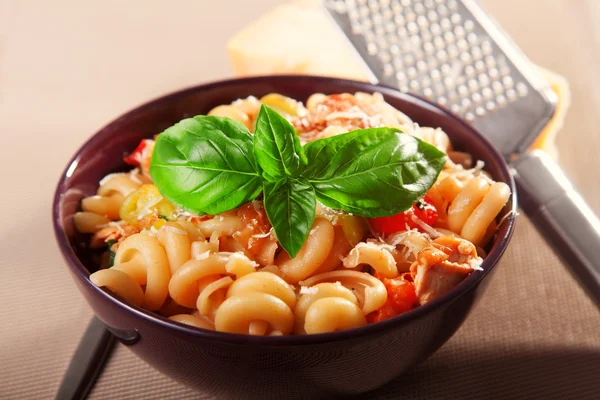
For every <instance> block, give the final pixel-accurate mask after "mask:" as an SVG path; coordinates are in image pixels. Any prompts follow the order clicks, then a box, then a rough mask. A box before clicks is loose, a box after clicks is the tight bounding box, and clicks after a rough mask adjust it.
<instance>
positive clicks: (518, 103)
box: [322, 0, 600, 305]
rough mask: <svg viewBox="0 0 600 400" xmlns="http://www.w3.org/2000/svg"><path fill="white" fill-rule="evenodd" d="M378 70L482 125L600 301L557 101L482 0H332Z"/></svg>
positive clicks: (593, 225) (536, 218)
mask: <svg viewBox="0 0 600 400" xmlns="http://www.w3.org/2000/svg"><path fill="white" fill-rule="evenodd" d="M322 3H323V6H324V7H325V9H326V10H327V12H328V13H329V15H330V16H331V17H332V19H333V21H334V22H335V23H336V24H337V25H338V27H339V28H340V29H341V31H342V32H343V33H344V35H345V36H346V38H347V39H348V40H349V42H350V43H351V44H352V46H353V47H354V49H355V50H356V52H357V53H358V55H359V56H360V57H361V58H362V60H363V62H364V64H365V65H366V67H367V68H368V70H369V71H370V73H371V78H372V79H371V80H372V81H374V82H379V83H380V84H382V85H385V86H389V87H393V88H396V89H398V90H400V91H403V92H409V93H414V94H418V95H420V96H422V97H425V98H426V99H428V100H430V101H431V102H433V103H437V104H439V105H440V106H442V107H444V108H446V109H447V110H449V111H450V112H452V113H454V114H456V115H458V116H459V117H461V118H462V119H463V120H465V121H467V122H468V123H470V124H472V125H473V126H474V127H475V128H477V130H479V131H480V132H481V133H482V134H483V135H484V136H486V137H487V138H488V139H490V140H491V141H492V143H494V144H495V145H496V147H497V148H498V149H499V151H500V152H501V153H502V154H503V155H504V157H505V158H507V159H509V160H511V166H512V167H513V168H514V176H515V180H516V182H517V187H518V195H519V201H520V206H521V207H522V208H523V210H524V211H525V213H526V214H528V216H529V217H530V219H531V220H532V222H533V223H534V224H535V226H536V227H537V228H538V230H539V231H540V233H542V234H543V235H544V236H545V238H546V240H547V241H548V242H549V243H550V244H551V245H552V247H553V248H554V250H555V251H556V252H557V254H558V255H560V256H561V257H562V258H563V260H564V261H565V262H566V264H567V265H568V266H569V267H570V269H571V271H572V272H573V273H574V275H575V276H576V277H577V278H578V279H579V281H580V283H581V284H582V286H584V288H585V289H586V290H587V291H588V294H589V295H590V296H591V297H592V298H594V300H595V301H596V303H597V304H598V305H600V220H598V218H597V217H596V216H595V215H594V213H593V212H592V211H591V209H590V208H589V206H588V205H587V204H586V203H585V201H584V200H583V199H582V198H581V196H580V195H579V194H578V193H577V192H576V191H575V190H574V188H573V187H572V186H571V184H570V183H569V181H568V179H567V178H566V176H565V175H564V173H563V172H562V171H561V169H560V167H559V166H558V165H557V164H556V163H555V162H554V161H553V160H552V159H551V158H550V157H549V156H548V155H547V154H545V153H544V152H542V151H533V152H526V150H527V148H528V147H529V146H530V145H531V143H532V142H533V140H534V139H535V137H536V136H537V135H538V134H539V133H540V131H541V130H542V128H543V127H544V126H545V125H546V124H547V123H548V122H549V120H550V119H551V117H552V114H553V112H554V107H555V102H556V97H555V95H554V93H553V92H552V90H551V89H550V87H549V86H548V84H547V83H546V82H545V81H544V80H543V79H541V78H540V77H539V76H538V74H537V71H536V70H535V69H534V67H533V65H532V64H531V62H530V61H529V60H528V59H527V58H526V57H525V55H524V54H523V53H522V52H521V51H520V50H519V49H518V48H517V46H516V45H515V44H514V43H513V42H512V40H511V39H510V38H509V37H508V36H507V35H506V34H505V33H504V32H503V31H502V30H501V29H500V28H499V27H498V25H497V24H496V23H495V22H494V21H492V19H491V18H490V17H489V16H487V14H485V12H484V11H483V10H482V9H481V8H480V7H479V6H478V5H477V4H476V3H475V2H474V1H473V0H323V1H322Z"/></svg>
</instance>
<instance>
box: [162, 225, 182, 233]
mask: <svg viewBox="0 0 600 400" xmlns="http://www.w3.org/2000/svg"><path fill="white" fill-rule="evenodd" d="M159 231H167V232H171V233H176V234H178V235H187V232H186V231H184V230H183V229H179V228H176V227H174V226H169V225H163V226H161V227H160V229H159Z"/></svg>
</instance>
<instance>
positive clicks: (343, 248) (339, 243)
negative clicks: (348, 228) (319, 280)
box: [313, 225, 352, 275]
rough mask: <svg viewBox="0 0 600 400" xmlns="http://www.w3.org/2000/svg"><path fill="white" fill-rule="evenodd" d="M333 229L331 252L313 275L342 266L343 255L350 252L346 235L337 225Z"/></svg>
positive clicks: (350, 248)
mask: <svg viewBox="0 0 600 400" xmlns="http://www.w3.org/2000/svg"><path fill="white" fill-rule="evenodd" d="M333 229H334V232H335V233H334V238H333V244H332V245H331V251H330V252H329V255H328V256H327V258H326V259H325V261H323V263H322V264H321V265H320V266H319V267H318V268H317V269H316V271H315V272H313V274H314V275H317V274H322V273H324V272H329V271H333V270H334V269H336V268H337V267H338V266H339V265H340V264H342V259H343V258H344V255H345V254H348V252H349V251H350V250H352V245H351V244H350V243H349V242H348V239H347V238H346V235H345V233H344V228H343V227H342V226H339V225H335V226H334V227H333Z"/></svg>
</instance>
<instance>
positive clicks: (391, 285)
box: [367, 275, 417, 323]
mask: <svg viewBox="0 0 600 400" xmlns="http://www.w3.org/2000/svg"><path fill="white" fill-rule="evenodd" d="M377 278H379V279H380V280H381V281H382V282H383V284H384V285H385V288H386V289H387V292H388V298H387V300H386V302H385V304H384V305H383V306H382V307H381V308H379V309H378V310H375V311H373V312H372V313H370V314H369V315H367V321H369V322H370V323H373V322H379V321H383V320H386V319H389V318H392V317H395V316H396V315H400V314H403V313H405V312H407V311H410V310H412V309H413V308H414V307H415V305H416V303H417V292H416V290H415V285H414V284H413V283H412V282H411V281H410V280H409V279H407V278H405V277H404V276H403V275H402V276H400V277H398V278H394V279H388V278H382V277H379V276H377Z"/></svg>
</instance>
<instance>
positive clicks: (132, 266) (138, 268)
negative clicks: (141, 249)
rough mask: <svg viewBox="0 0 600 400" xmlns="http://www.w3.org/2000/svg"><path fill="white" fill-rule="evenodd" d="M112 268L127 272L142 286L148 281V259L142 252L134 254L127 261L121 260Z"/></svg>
mask: <svg viewBox="0 0 600 400" xmlns="http://www.w3.org/2000/svg"><path fill="white" fill-rule="evenodd" d="M111 269H115V270H117V271H122V272H125V273H126V274H127V275H129V276H130V277H132V278H133V279H135V281H136V282H137V283H138V285H140V286H145V285H146V283H147V279H148V272H147V271H146V260H145V259H144V256H143V255H141V254H140V253H136V254H134V255H133V256H132V257H131V258H128V259H127V260H126V261H120V262H119V263H118V264H116V265H115V266H113V267H112V268H111Z"/></svg>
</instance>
